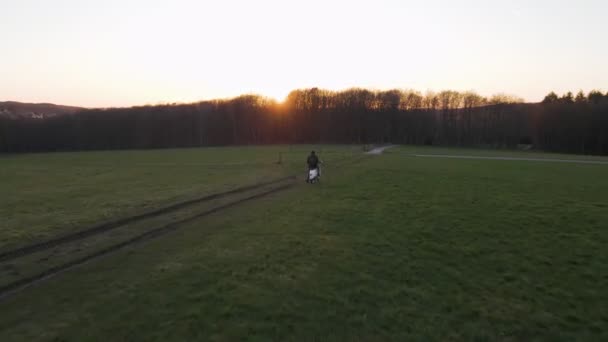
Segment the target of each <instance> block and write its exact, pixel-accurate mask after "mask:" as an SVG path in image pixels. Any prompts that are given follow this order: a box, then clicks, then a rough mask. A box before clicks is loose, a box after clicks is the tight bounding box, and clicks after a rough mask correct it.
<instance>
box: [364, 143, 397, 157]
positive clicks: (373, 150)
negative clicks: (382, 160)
mask: <svg viewBox="0 0 608 342" xmlns="http://www.w3.org/2000/svg"><path fill="white" fill-rule="evenodd" d="M391 147H395V145H387V146H380V147H376V148H374V149H372V150H370V151H368V152H365V154H373V155H377V154H382V153H383V152H384V150H386V149H389V148H391Z"/></svg>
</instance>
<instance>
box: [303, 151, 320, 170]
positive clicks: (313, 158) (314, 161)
mask: <svg viewBox="0 0 608 342" xmlns="http://www.w3.org/2000/svg"><path fill="white" fill-rule="evenodd" d="M306 163H307V164H308V168H310V169H316V168H317V167H319V158H317V155H315V154H311V155H309V156H308V159H306Z"/></svg>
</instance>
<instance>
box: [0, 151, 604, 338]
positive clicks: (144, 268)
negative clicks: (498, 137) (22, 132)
mask: <svg viewBox="0 0 608 342" xmlns="http://www.w3.org/2000/svg"><path fill="white" fill-rule="evenodd" d="M309 149H310V147H309V146H302V147H291V148H290V147H288V146H283V147H251V148H244V149H240V148H226V149H224V148H217V149H189V150H164V151H124V152H90V153H58V154H40V155H23V156H21V155H18V156H7V157H2V159H0V163H2V165H3V166H2V168H1V170H0V172H2V179H3V180H4V181H3V182H2V183H1V184H0V187H2V188H1V189H0V190H1V191H2V193H3V195H6V194H8V195H9V196H8V197H7V196H2V198H1V199H0V201H2V203H1V205H0V211H1V212H0V216H1V217H2V218H3V220H2V223H1V224H2V227H1V230H0V232H1V234H2V235H1V236H0V241H2V244H3V245H4V244H18V243H22V242H24V241H29V240H36V239H39V238H41V237H45V236H52V235H53V234H56V233H57V232H60V231H64V230H65V229H68V230H69V229H71V228H70V227H77V226H79V225H82V224H86V223H90V222H96V221H98V220H103V219H105V218H108V217H111V216H116V215H118V216H120V215H127V214H129V213H131V212H134V211H138V210H142V209H143V208H146V207H154V206H158V205H160V204H162V203H170V202H172V201H177V200H180V199H183V198H189V197H192V196H195V195H198V194H200V193H205V192H213V191H216V190H218V189H227V188H230V187H235V186H237V185H239V184H246V183H250V182H255V181H257V180H259V179H263V178H267V177H274V176H277V175H282V174H289V173H294V172H301V171H302V169H303V167H302V163H303V159H304V158H305V156H306V153H307V152H308V150H309ZM316 149H317V150H321V157H322V159H325V160H327V161H328V163H327V165H326V167H325V169H324V175H323V179H322V181H321V183H319V184H316V185H307V184H304V183H303V182H300V183H299V184H298V185H297V186H295V187H294V188H291V189H289V190H286V191H284V192H280V193H276V194H273V195H270V196H268V197H264V198H261V199H259V200H256V201H252V202H248V203H244V204H242V205H239V206H237V207H234V208H230V209H228V210H226V211H223V212H218V213H216V214H213V215H211V216H209V217H205V218H202V219H200V220H197V221H193V222H190V223H187V224H185V225H184V226H183V227H181V229H180V230H178V231H176V232H174V233H171V234H169V235H166V236H163V237H161V238H159V239H156V240H152V241H149V242H147V243H145V244H143V245H138V246H134V247H130V248H127V249H125V250H123V251H120V252H118V253H116V254H113V255H111V256H108V257H105V258H103V259H101V260H97V261H95V262H92V263H89V264H86V265H83V266H80V267H78V268H77V269H74V270H71V271H69V272H67V273H64V274H61V275H58V276H56V277H54V278H52V279H49V280H48V281H46V282H44V283H42V284H39V285H37V286H34V287H31V288H27V289H25V290H24V291H22V292H20V293H18V294H16V295H14V296H12V297H10V298H7V299H5V300H3V301H1V302H0V340H1V341H36V340H41V341H134V340H141V341H186V340H188V341H192V340H203V341H235V340H252V341H267V340H276V341H308V340H315V341H317V340H318V341H390V340H394V341H404V340H425V341H446V340H456V341H471V340H475V341H496V340H499V341H533V340H538V341H572V340H581V341H582V340H589V341H600V340H607V339H608V305H606V304H605V303H608V291H606V289H607V288H608V267H606V265H608V248H606V246H607V245H608V229H607V228H608V178H607V177H606V175H607V174H608V165H591V164H562V163H550V162H529V161H503V160H465V159H463V160H460V159H441V158H420V157H413V156H411V154H415V153H421V152H420V151H424V152H425V153H429V154H432V153H436V154H445V153H446V150H445V149H432V148H416V147H396V148H393V149H390V150H387V151H386V152H385V154H383V155H379V156H370V157H369V158H366V159H363V160H360V161H358V162H356V163H351V164H342V165H341V164H339V163H338V161H339V160H343V158H347V157H351V158H352V157H353V156H356V155H358V154H360V153H361V152H360V151H361V148H360V147H345V146H327V147H317V148H316ZM279 151H283V152H284V153H283V157H282V158H283V163H282V164H281V165H277V164H276V161H277V159H278V152H279ZM447 152H449V153H453V154H461V155H470V153H471V152H470V151H466V150H465V151H463V150H457V149H448V151H447ZM483 153H487V154H484V155H498V154H499V153H501V152H496V153H490V152H483ZM508 154H509V153H507V152H505V155H508ZM528 155H529V153H528V152H526V156H528ZM533 156H534V157H537V156H538V157H541V158H542V157H546V158H554V156H553V155H542V154H533ZM568 159H572V158H568ZM332 161H336V162H335V163H332ZM5 218H8V219H5Z"/></svg>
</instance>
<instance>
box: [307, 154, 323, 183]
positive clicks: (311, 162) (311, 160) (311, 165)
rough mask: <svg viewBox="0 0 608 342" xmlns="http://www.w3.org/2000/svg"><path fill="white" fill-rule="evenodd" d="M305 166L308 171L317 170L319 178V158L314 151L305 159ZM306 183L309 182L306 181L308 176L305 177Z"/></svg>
mask: <svg viewBox="0 0 608 342" xmlns="http://www.w3.org/2000/svg"><path fill="white" fill-rule="evenodd" d="M306 164H308V171H310V170H314V169H317V174H318V176H319V177H320V176H321V169H320V168H319V157H317V154H316V153H315V151H311V152H310V155H309V156H308V158H306ZM306 181H307V182H308V181H310V180H309V179H308V175H307V176H306Z"/></svg>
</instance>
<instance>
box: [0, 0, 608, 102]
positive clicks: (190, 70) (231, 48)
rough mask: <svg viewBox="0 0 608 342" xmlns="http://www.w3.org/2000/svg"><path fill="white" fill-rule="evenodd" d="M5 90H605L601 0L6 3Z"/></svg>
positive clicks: (34, 96)
mask: <svg viewBox="0 0 608 342" xmlns="http://www.w3.org/2000/svg"><path fill="white" fill-rule="evenodd" d="M0 9H1V10H2V12H3V13H4V14H5V17H6V18H7V20H5V21H2V22H0V38H2V40H3V41H4V42H5V44H6V46H7V47H10V48H7V49H6V51H4V52H3V63H1V64H0V75H2V77H3V78H4V79H8V80H11V82H5V83H2V84H0V96H1V97H2V98H3V99H5V100H6V101H17V102H26V103H52V104H58V105H68V106H78V107H87V108H100V107H101V108H103V107H132V106H142V105H155V104H166V103H194V102H199V101H206V100H212V99H226V98H233V97H237V96H240V95H244V94H257V95H261V96H265V97H269V98H273V99H275V100H277V101H283V99H284V98H285V97H286V96H287V94H288V93H289V92H290V91H292V90H295V89H306V88H313V87H318V88H322V89H328V90H333V91H340V90H344V89H348V88H365V89H370V90H388V89H413V90H416V91H420V92H421V93H424V92H425V91H428V90H433V91H436V92H439V91H442V90H444V89H452V90H457V91H475V92H477V93H479V94H480V95H482V96H486V97H489V96H491V95H493V94H497V93H505V94H511V95H515V96H518V97H522V98H523V99H524V100H525V102H540V101H541V100H542V99H543V97H544V96H545V95H546V94H548V93H549V92H551V91H555V92H556V93H558V94H563V93H566V92H568V91H572V92H574V93H576V92H578V91H579V90H582V91H584V92H585V93H588V92H589V91H591V90H593V89H598V90H602V91H606V84H608V68H605V67H604V61H605V60H606V58H607V57H608V47H607V46H606V45H605V44H601V42H602V41H603V40H602V39H603V33H604V32H606V31H608V23H607V22H606V21H605V20H603V18H602V14H603V13H606V10H608V4H606V3H604V2H602V1H598V0H588V1H581V2H579V3H577V4H576V5H571V4H570V3H569V2H566V1H557V2H554V1H548V0H542V1H538V2H535V3H534V4H529V3H527V2H526V1H522V0H517V1H513V2H510V3H504V2H502V1H500V2H499V1H479V0H467V1H459V2H458V3H455V2H450V1H447V0H433V1H429V2H425V4H424V5H422V4H419V3H418V2H414V1H405V2H402V1H396V0H381V1H374V2H372V1H362V0H360V1H348V2H346V1H334V2H331V3H325V2H322V1H318V0H315V1H310V2H307V3H305V4H302V3H299V2H298V3H296V2H286V1H276V0H265V1H260V2H256V3H250V2H245V1H237V0H232V1H225V2H222V3H220V4H208V3H205V4H202V3H198V2H196V1H191V0H180V1H176V2H172V3H170V4H169V3H165V2H161V1H143V0H133V1H128V2H121V1H118V0H110V1H103V2H102V1H97V0H89V1H75V0H60V1H56V2H53V3H47V2H43V1H35V0H25V1H21V2H19V3H11V4H3V5H0Z"/></svg>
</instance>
